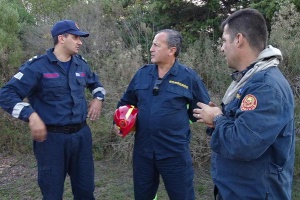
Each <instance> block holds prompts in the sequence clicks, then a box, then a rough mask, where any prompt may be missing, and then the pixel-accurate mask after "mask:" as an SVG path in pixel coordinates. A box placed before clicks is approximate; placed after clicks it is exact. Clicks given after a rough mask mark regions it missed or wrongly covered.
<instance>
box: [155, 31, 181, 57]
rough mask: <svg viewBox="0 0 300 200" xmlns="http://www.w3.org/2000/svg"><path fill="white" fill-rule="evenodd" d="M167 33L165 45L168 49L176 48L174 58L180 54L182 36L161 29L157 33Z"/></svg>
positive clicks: (175, 32) (176, 32)
mask: <svg viewBox="0 0 300 200" xmlns="http://www.w3.org/2000/svg"><path fill="white" fill-rule="evenodd" d="M162 32H163V33H167V34H168V37H167V44H168V47H176V52H175V57H177V56H178V55H179V53H180V52H181V46H182V35H181V34H180V33H179V32H178V31H175V30H173V29H163V30H161V31H158V32H157V33H162Z"/></svg>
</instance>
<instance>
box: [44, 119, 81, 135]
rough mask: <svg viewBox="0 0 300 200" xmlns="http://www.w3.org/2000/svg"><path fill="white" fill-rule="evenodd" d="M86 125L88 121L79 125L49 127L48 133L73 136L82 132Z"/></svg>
mask: <svg viewBox="0 0 300 200" xmlns="http://www.w3.org/2000/svg"><path fill="white" fill-rule="evenodd" d="M85 125H86V121H84V122H82V123H78V124H70V125H65V126H54V125H47V126H46V127H47V131H50V132H55V133H65V134H71V133H75V132H78V131H80V129H82V128H83V127H84V126H85Z"/></svg>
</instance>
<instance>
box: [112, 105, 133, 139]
mask: <svg viewBox="0 0 300 200" xmlns="http://www.w3.org/2000/svg"><path fill="white" fill-rule="evenodd" d="M137 113H138V109H137V108H135V107H134V106H132V105H125V106H120V107H119V108H118V109H116V111H115V113H114V121H115V123H116V125H117V126H118V127H119V128H120V131H121V133H122V136H123V137H125V136H126V135H127V134H128V133H130V132H132V131H134V130H135V121H136V116H137Z"/></svg>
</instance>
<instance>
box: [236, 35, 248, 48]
mask: <svg viewBox="0 0 300 200" xmlns="http://www.w3.org/2000/svg"><path fill="white" fill-rule="evenodd" d="M245 39H246V38H245V37H244V36H243V34H242V33H238V34H236V36H235V44H236V45H237V47H240V46H242V45H243V43H244V42H245Z"/></svg>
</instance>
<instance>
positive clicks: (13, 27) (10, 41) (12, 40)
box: [0, 0, 22, 81]
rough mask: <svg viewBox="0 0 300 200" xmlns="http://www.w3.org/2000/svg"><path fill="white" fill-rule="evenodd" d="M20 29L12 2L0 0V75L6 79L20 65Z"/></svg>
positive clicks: (2, 79) (17, 15) (2, 78)
mask: <svg viewBox="0 0 300 200" xmlns="http://www.w3.org/2000/svg"><path fill="white" fill-rule="evenodd" d="M19 31H20V23H19V14H18V11H17V9H15V8H14V4H11V3H9V2H8V1H6V0H0V76H1V81H6V80H7V78H8V76H9V75H11V74H12V72H14V71H15V68H16V67H18V66H19V65H20V59H21V58H22V48H21V47H22V44H21V42H20V40H19V38H18V36H19V35H18V34H19Z"/></svg>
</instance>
